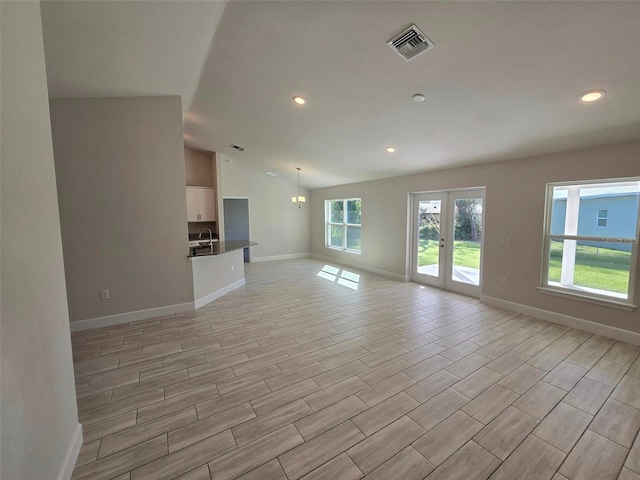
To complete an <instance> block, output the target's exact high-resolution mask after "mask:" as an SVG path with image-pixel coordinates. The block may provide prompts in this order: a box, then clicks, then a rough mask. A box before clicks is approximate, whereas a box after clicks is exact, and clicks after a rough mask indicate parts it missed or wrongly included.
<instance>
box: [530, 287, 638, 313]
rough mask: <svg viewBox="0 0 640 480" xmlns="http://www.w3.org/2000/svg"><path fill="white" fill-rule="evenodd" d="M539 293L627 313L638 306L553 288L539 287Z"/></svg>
mask: <svg viewBox="0 0 640 480" xmlns="http://www.w3.org/2000/svg"><path fill="white" fill-rule="evenodd" d="M538 291H539V292H540V293H544V294H546V295H553V296H556V297H563V298H569V299H572V300H578V301H582V302H586V303H593V304H596V305H601V306H603V307H609V308H617V309H618V310H625V311H627V312H631V311H633V310H634V309H635V308H637V307H636V305H633V304H632V303H626V302H623V301H617V300H614V299H611V300H609V299H604V298H596V297H592V296H590V295H586V294H582V293H579V292H575V291H572V290H565V289H559V288H553V287H538Z"/></svg>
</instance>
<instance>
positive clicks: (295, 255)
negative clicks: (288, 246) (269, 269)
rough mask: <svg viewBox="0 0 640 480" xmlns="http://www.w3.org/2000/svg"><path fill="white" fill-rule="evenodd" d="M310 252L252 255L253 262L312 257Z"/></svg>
mask: <svg viewBox="0 0 640 480" xmlns="http://www.w3.org/2000/svg"><path fill="white" fill-rule="evenodd" d="M310 256H311V254H310V253H308V252H307V253H288V254H286V255H273V256H271V257H251V263H258V262H272V261H274V260H289V259H291V258H304V257H310Z"/></svg>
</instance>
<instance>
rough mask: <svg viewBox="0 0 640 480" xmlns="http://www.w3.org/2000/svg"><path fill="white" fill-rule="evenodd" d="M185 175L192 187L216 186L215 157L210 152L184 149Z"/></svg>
mask: <svg viewBox="0 0 640 480" xmlns="http://www.w3.org/2000/svg"><path fill="white" fill-rule="evenodd" d="M184 162H185V175H186V177H187V185H188V186H190V187H215V186H216V184H215V175H214V173H215V172H214V168H213V167H214V165H213V159H212V158H211V154H210V153H204V152H198V151H196V150H192V149H190V148H186V147H185V149H184Z"/></svg>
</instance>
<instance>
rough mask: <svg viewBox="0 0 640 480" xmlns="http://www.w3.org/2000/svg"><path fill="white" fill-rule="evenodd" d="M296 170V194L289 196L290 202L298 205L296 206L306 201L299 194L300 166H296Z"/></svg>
mask: <svg viewBox="0 0 640 480" xmlns="http://www.w3.org/2000/svg"><path fill="white" fill-rule="evenodd" d="M296 168H297V170H298V195H297V196H295V197H291V203H293V204H294V205H298V208H300V207H302V204H303V203H304V202H305V201H306V199H305V198H304V197H303V196H302V195H300V170H301V169H300V167H296Z"/></svg>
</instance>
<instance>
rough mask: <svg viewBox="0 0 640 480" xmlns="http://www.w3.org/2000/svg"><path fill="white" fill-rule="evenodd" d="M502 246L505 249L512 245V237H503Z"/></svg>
mask: <svg viewBox="0 0 640 480" xmlns="http://www.w3.org/2000/svg"><path fill="white" fill-rule="evenodd" d="M500 245H502V246H503V247H508V246H509V245H511V237H502V238H501V239H500Z"/></svg>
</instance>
